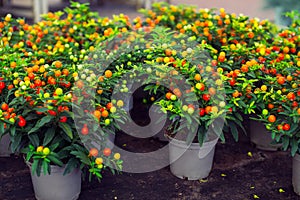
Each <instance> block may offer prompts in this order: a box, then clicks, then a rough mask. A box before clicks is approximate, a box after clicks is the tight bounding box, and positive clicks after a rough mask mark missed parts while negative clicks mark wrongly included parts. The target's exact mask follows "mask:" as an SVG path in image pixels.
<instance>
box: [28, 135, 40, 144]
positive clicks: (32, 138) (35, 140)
mask: <svg viewBox="0 0 300 200" xmlns="http://www.w3.org/2000/svg"><path fill="white" fill-rule="evenodd" d="M28 138H29V140H30V142H31V144H33V146H35V147H38V146H39V145H40V139H39V137H38V136H37V134H30V135H28Z"/></svg>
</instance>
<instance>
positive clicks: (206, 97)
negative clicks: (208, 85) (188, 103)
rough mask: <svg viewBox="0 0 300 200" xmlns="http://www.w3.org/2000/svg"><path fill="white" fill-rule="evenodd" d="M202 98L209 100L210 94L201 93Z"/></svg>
mask: <svg viewBox="0 0 300 200" xmlns="http://www.w3.org/2000/svg"><path fill="white" fill-rule="evenodd" d="M202 98H203V100H204V101H209V100H210V95H209V94H203V95H202Z"/></svg>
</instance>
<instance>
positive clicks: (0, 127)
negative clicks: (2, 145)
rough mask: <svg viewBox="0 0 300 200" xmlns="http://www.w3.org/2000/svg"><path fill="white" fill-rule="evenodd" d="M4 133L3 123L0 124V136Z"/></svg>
mask: <svg viewBox="0 0 300 200" xmlns="http://www.w3.org/2000/svg"><path fill="white" fill-rule="evenodd" d="M3 133H4V123H3V122H0V134H1V135H2V134H3Z"/></svg>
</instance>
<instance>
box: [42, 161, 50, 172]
mask: <svg viewBox="0 0 300 200" xmlns="http://www.w3.org/2000/svg"><path fill="white" fill-rule="evenodd" d="M43 172H44V175H47V174H50V167H49V163H47V162H46V161H43Z"/></svg>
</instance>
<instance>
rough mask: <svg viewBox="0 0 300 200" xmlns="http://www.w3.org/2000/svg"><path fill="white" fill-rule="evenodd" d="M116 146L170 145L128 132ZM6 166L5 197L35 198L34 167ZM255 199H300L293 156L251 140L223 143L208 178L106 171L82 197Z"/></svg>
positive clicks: (2, 167) (0, 185) (2, 173)
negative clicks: (259, 147)
mask: <svg viewBox="0 0 300 200" xmlns="http://www.w3.org/2000/svg"><path fill="white" fill-rule="evenodd" d="M141 109H143V108H141ZM141 109H140V110H139V111H142V110H141ZM139 113H144V112H139ZM136 119H139V120H140V122H139V123H141V124H143V122H144V123H145V124H146V123H149V119H147V117H142V116H140V117H136ZM115 143H116V145H118V146H119V147H123V148H124V149H126V150H129V151H132V152H149V151H152V150H155V149H157V148H161V147H162V146H164V145H166V142H161V141H158V140H157V139H154V138H147V139H137V138H134V137H131V136H128V135H126V134H122V133H118V134H117V135H116V142H115ZM124 144H126V146H125V145H124ZM249 152H251V154H252V156H250V155H249ZM0 163H1V164H0V199H1V200H12V199H16V200H25V199H27V200H31V199H34V191H33V187H32V184H31V178H30V174H29V169H28V167H27V166H26V165H25V164H24V161H23V159H22V157H16V156H11V157H9V158H0ZM125 163H126V160H125ZM49 189H50V188H49ZM280 191H281V192H280ZM255 197H256V198H258V197H259V199H262V200H271V199H272V200H297V199H299V200H300V197H299V196H297V195H296V194H295V193H294V192H293V187H292V158H291V156H290V155H289V153H288V152H282V151H277V152H266V151H261V150H257V149H256V148H255V147H254V146H253V145H251V143H250V142H249V141H248V140H247V137H243V138H242V139H241V140H240V141H239V142H238V143H236V142H234V141H233V139H232V138H231V137H230V136H229V137H227V141H226V144H222V143H221V142H219V143H218V144H217V147H216V152H215V158H214V165H213V169H212V171H211V173H210V175H209V177H208V178H207V179H204V180H198V181H188V180H182V179H179V178H177V177H175V176H174V175H172V173H171V172H170V170H169V167H165V168H163V169H161V170H158V171H154V172H149V173H141V174H134V173H122V174H120V175H112V174H111V173H110V172H109V171H105V173H104V174H103V180H102V182H101V183H99V182H97V181H96V180H93V181H92V182H90V183H89V182H88V181H84V182H83V184H82V192H81V195H80V198H79V199H82V200H89V199H99V200H100V199H101V200H106V199H107V200H109V199H121V200H129V199H138V200H158V199H161V200H165V199H166V200H168V199H172V200H177V199H178V200H181V199H186V200H193V199H195V200H196V199H201V200H211V199H217V200H249V199H256V198H255Z"/></svg>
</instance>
